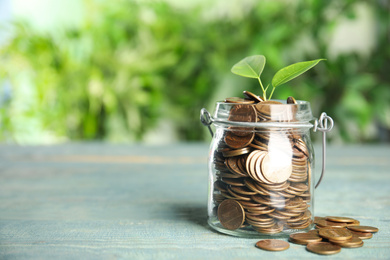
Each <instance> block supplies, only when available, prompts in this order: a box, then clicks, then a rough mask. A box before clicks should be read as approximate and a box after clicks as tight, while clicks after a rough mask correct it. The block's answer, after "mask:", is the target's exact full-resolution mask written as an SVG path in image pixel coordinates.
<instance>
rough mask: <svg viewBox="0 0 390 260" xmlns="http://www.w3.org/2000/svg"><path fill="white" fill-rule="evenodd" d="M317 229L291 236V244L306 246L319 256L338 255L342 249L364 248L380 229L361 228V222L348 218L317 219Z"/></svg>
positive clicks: (315, 221)
mask: <svg viewBox="0 0 390 260" xmlns="http://www.w3.org/2000/svg"><path fill="white" fill-rule="evenodd" d="M314 223H315V224H316V229H314V230H311V231H309V232H306V233H295V234H291V235H290V238H289V240H290V242H292V243H295V244H300V245H306V248H307V250H308V251H311V252H313V253H317V254H323V255H329V254H336V253H338V252H340V251H341V248H342V247H344V248H357V247H362V246H363V244H364V242H363V240H364V239H370V238H371V237H372V234H373V233H376V232H378V228H376V227H371V226H361V225H360V222H359V221H358V220H356V219H353V218H348V217H335V216H328V217H325V218H323V217H315V219H314Z"/></svg>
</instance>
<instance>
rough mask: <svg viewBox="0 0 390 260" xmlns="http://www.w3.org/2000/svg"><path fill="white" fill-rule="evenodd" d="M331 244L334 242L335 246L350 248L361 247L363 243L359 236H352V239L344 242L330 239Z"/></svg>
mask: <svg viewBox="0 0 390 260" xmlns="http://www.w3.org/2000/svg"><path fill="white" fill-rule="evenodd" d="M329 242H332V243H334V244H337V245H339V246H341V247H349V246H352V247H353V246H357V247H359V246H361V245H362V243H363V241H362V240H361V239H360V238H358V237H357V236H352V238H350V239H348V240H343V241H338V240H333V239H329Z"/></svg>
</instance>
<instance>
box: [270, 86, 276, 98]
mask: <svg viewBox="0 0 390 260" xmlns="http://www.w3.org/2000/svg"><path fill="white" fill-rule="evenodd" d="M274 91H275V87H274V86H272V91H271V95H269V99H271V97H272V95H273V94H274Z"/></svg>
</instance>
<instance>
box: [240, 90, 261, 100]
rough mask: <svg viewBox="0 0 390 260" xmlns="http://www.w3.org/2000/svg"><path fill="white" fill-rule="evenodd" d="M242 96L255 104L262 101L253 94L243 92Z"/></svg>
mask: <svg viewBox="0 0 390 260" xmlns="http://www.w3.org/2000/svg"><path fill="white" fill-rule="evenodd" d="M243 94H244V96H245V97H247V98H248V99H250V100H253V101H255V102H263V101H264V99H263V98H262V97H260V96H257V95H255V94H253V93H252V92H249V91H246V90H244V91H243Z"/></svg>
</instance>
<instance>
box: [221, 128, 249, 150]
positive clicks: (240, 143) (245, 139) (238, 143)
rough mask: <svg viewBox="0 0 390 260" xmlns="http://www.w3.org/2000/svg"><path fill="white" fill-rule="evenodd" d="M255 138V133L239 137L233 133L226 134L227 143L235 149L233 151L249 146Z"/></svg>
mask: <svg viewBox="0 0 390 260" xmlns="http://www.w3.org/2000/svg"><path fill="white" fill-rule="evenodd" d="M254 136H255V134H254V133H249V134H248V135H244V136H239V135H236V134H234V133H233V132H232V131H228V132H226V134H225V139H224V140H225V143H226V144H227V145H228V146H229V147H231V148H233V149H240V148H244V147H246V146H248V145H249V144H250V143H251V142H252V140H253V137H254Z"/></svg>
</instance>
